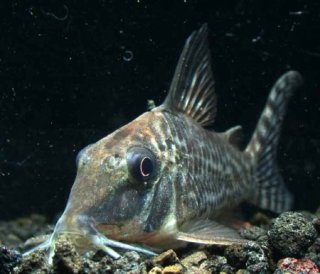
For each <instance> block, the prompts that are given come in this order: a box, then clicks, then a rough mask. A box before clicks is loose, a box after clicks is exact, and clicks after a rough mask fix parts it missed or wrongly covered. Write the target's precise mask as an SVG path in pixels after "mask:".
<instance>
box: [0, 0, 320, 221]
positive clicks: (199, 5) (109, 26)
mask: <svg viewBox="0 0 320 274" xmlns="http://www.w3.org/2000/svg"><path fill="white" fill-rule="evenodd" d="M4 3H5V1H3V2H2V4H1V6H2V7H0V11H1V16H0V18H1V19H0V219H12V218H15V217H17V216H25V215H28V214H30V213H42V214H45V215H47V216H48V217H52V216H54V215H55V214H57V213H58V212H60V211H61V210H63V208H64V206H65V204H66V199H67V197H68V193H69V190H70V188H71V186H72V183H73V180H74V177H75V173H76V169H75V157H76V154H77V152H78V151H79V150H80V149H81V148H82V147H84V146H86V145H87V144H90V143H92V142H95V141H97V140H98V139H100V138H101V137H103V136H105V135H107V134H108V133H110V132H112V131H113V130H115V129H117V128H118V127H119V126H121V125H124V124H125V123H127V122H129V121H131V120H132V119H134V118H135V117H137V116H138V115H139V114H141V113H142V112H144V111H145V110H146V106H147V100H148V99H154V100H155V101H156V103H157V104H160V103H161V102H162V100H163V99H164V98H165V95H166V92H167V90H168V87H169V84H170V81H171V78H172V75H173V71H174V69H175V65H176V63H177V59H178V57H179V54H180V52H181V49H182V46H183V44H184V42H185V40H186V38H187V37H188V36H189V35H190V33H191V32H192V31H193V30H196V29H198V28H199V27H200V26H201V25H202V24H203V23H204V22H208V24H209V28H210V37H209V39H210V47H211V51H212V61H213V70H214V73H215V79H216V83H217V84H216V86H217V93H218V96H219V103H218V104H219V105H218V108H219V110H218V116H217V121H216V123H215V129H216V130H226V129H228V128H229V127H231V126H234V125H237V124H241V125H242V126H243V127H244V131H245V140H248V139H249V137H250V135H251V133H252V131H253V129H254V127H255V124H256V122H257V119H258V117H259V115H260V112H261V111H262V108H263V106H264V103H265V101H266V98H267V95H268V92H269V89H270V87H271V85H272V84H273V83H274V81H275V80H276V79H277V77H279V76H280V75H281V74H282V73H283V72H285V71H287V70H288V69H295V70H298V71H300V72H301V73H302V74H303V76H304V78H305V85H304V87H303V88H302V89H301V90H300V91H299V92H298V93H297V94H296V95H295V96H294V98H293V99H292V101H291V102H290V106H289V110H288V115H287V118H286V120H285V123H284V129H283V135H282V139H281V145H280V148H279V165H280V167H281V170H282V174H283V176H284V178H285V180H286V182H287V183H288V185H289V188H290V189H291V190H292V192H293V193H294V194H295V196H296V202H295V209H308V210H315V209H316V208H317V206H318V205H319V201H320V199H319V198H320V185H319V183H320V171H319V170H320V157H319V155H320V154H319V153H320V138H319V137H320V130H319V123H320V118H319V114H320V4H319V3H320V2H319V1H317V0H314V1H297V0H295V1H293V0H291V1H270V0H264V1H263V0H250V1H241V0H238V1H213V0H207V1H191V0H186V1H183V0H181V1H146V0H140V1H136V0H135V1H133V0H132V1H119V0H117V1H116V0H114V1H111V0H110V1H102V0H100V1H76V0H74V1H22V0H21V1H15V0H13V1H7V5H6V6H5V4H4ZM131 53H132V56H131Z"/></svg>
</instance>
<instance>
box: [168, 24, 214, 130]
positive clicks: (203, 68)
mask: <svg viewBox="0 0 320 274" xmlns="http://www.w3.org/2000/svg"><path fill="white" fill-rule="evenodd" d="M207 36H208V27H207V24H204V25H203V26H202V27H201V29H200V30H199V31H196V32H193V33H192V34H191V36H190V37H189V38H188V39H187V42H186V44H185V46H184V48H183V51H182V53H181V56H180V58H179V62H178V65H177V67H176V70H175V73H174V77H173V80H172V83H171V86H170V90H169V93H168V96H167V98H166V100H165V102H164V106H165V107H166V108H168V109H171V110H174V111H178V112H182V113H184V114H185V115H187V116H189V117H191V118H193V119H194V120H195V121H197V122H198V123H199V124H201V125H202V126H207V125H210V124H212V123H213V122H214V119H215V115H216V111H217V108H216V105H217V100H216V94H215V90H214V85H215V82H214V79H213V74H212V69H211V64H210V59H211V56H210V51H209V47H208V42H207Z"/></svg>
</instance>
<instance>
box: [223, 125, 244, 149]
mask: <svg viewBox="0 0 320 274" xmlns="http://www.w3.org/2000/svg"><path fill="white" fill-rule="evenodd" d="M223 134H224V136H225V138H226V139H227V140H228V142H229V143H230V144H232V145H234V146H235V147H236V148H240V147H241V141H242V139H243V132H242V127H241V126H235V127H232V128H230V129H228V130H227V131H226V132H224V133H223Z"/></svg>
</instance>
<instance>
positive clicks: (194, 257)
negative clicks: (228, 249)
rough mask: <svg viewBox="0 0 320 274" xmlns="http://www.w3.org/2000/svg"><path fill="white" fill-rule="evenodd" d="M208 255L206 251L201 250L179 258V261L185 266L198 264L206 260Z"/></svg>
mask: <svg viewBox="0 0 320 274" xmlns="http://www.w3.org/2000/svg"><path fill="white" fill-rule="evenodd" d="M207 259H208V257H207V255H206V253H204V252H203V251H197V252H195V253H192V254H191V255H189V256H187V257H185V258H183V259H182V260H181V263H182V264H183V265H185V266H198V265H200V263H201V262H203V261H205V260H207Z"/></svg>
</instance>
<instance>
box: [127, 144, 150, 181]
mask: <svg viewBox="0 0 320 274" xmlns="http://www.w3.org/2000/svg"><path fill="white" fill-rule="evenodd" d="M127 165H128V169H129V172H130V175H131V176H132V177H133V178H134V179H135V180H136V181H138V182H146V181H148V180H150V179H152V178H154V176H155V174H156V157H155V155H154V154H153V152H152V151H151V150H149V149H147V148H143V147H132V148H130V149H129V150H128V152H127Z"/></svg>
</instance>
